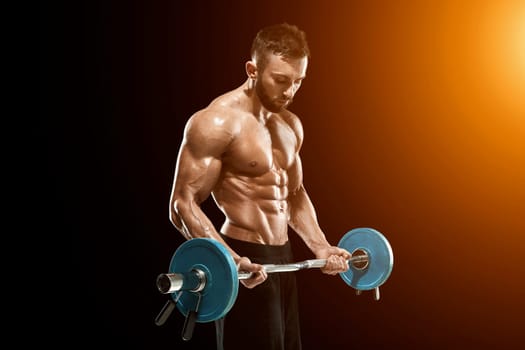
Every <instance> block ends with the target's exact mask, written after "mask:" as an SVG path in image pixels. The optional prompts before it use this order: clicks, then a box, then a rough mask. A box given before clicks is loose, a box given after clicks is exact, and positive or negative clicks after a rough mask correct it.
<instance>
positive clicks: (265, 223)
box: [170, 54, 351, 288]
mask: <svg viewBox="0 0 525 350" xmlns="http://www.w3.org/2000/svg"><path fill="white" fill-rule="evenodd" d="M268 55H269V57H268V59H267V64H266V65H265V68H264V69H263V70H262V71H261V70H258V69H257V65H256V62H253V61H249V62H247V64H246V71H247V74H248V79H247V81H246V82H245V83H244V84H242V85H241V86H240V87H238V88H237V89H235V90H232V91H230V92H228V93H226V94H224V95H222V96H219V97H218V98H216V99H215V100H214V101H212V102H211V103H210V105H209V106H207V107H206V108H205V109H203V110H200V111H198V112H197V113H195V114H194V115H193V116H191V118H190V119H189V120H188V122H187V124H186V127H185V130H184V138H183V141H182V144H181V147H180V150H179V155H178V159H177V166H176V170H175V179H174V183H173V188H172V194H171V199H170V219H171V221H172V223H173V224H174V225H175V227H176V228H177V229H178V230H179V231H180V232H181V233H182V234H183V235H184V236H185V237H186V238H187V239H191V238H194V237H208V238H213V239H216V240H218V241H220V242H221V243H222V244H224V245H225V246H226V247H227V249H228V250H229V251H230V253H231V254H232V256H233V258H234V260H235V262H236V263H237V264H238V266H239V269H240V270H245V271H249V272H253V273H254V274H253V275H254V277H252V278H250V279H248V280H242V281H241V283H243V284H244V285H245V286H247V287H249V288H253V287H254V286H256V285H258V284H260V283H262V282H263V281H264V280H265V279H266V277H267V275H266V272H265V271H264V270H263V268H262V266H261V265H259V264H254V263H251V261H250V260H249V259H248V258H247V257H241V256H239V255H238V254H237V253H236V252H235V251H233V250H232V249H231V248H230V247H229V246H228V245H227V244H226V243H225V242H224V240H223V239H222V238H221V236H220V235H219V234H218V232H217V231H216V229H215V228H214V225H213V224H212V222H211V221H210V219H209V218H208V217H207V216H206V215H205V213H204V212H203V211H202V210H201V208H200V204H201V203H202V202H203V201H204V200H206V199H207V198H208V197H209V196H210V195H211V196H212V197H213V199H214V200H215V202H216V204H217V206H218V207H219V208H220V209H221V210H222V212H223V213H224V215H225V222H224V224H223V225H222V227H221V229H220V232H221V233H223V234H224V235H227V236H229V237H231V238H234V239H238V240H243V241H249V242H255V243H260V244H269V245H282V244H285V243H286V242H287V241H288V227H289V226H290V227H291V228H292V229H293V230H294V231H295V232H297V234H298V235H299V236H300V237H301V238H302V239H303V241H304V242H305V244H306V245H307V246H308V247H309V248H310V249H311V250H312V252H313V253H314V254H315V256H316V257H317V258H325V259H328V260H327V265H326V267H324V268H323V269H321V270H322V271H323V272H324V273H327V274H337V273H339V272H342V271H346V270H347V269H348V264H347V262H346V260H347V259H349V258H350V256H351V254H350V253H349V252H347V251H346V250H344V249H340V248H338V247H334V246H331V245H330V244H329V243H328V241H327V240H326V237H325V235H324V233H323V232H322V230H321V228H320V227H319V224H318V222H317V217H316V213H315V209H314V207H313V205H312V202H311V201H310V199H309V197H308V194H307V192H306V190H305V188H304V186H303V176H302V166H301V159H300V156H299V151H300V149H301V145H302V142H303V129H302V125H301V122H300V120H299V118H298V117H297V116H296V115H295V114H293V113H292V112H290V111H288V110H287V109H286V107H287V106H288V105H289V104H290V103H291V101H292V99H293V97H294V95H295V93H296V92H297V90H298V88H299V87H300V85H301V82H302V80H303V79H304V77H305V73H306V67H307V58H306V57H305V58H300V59H290V58H284V57H282V56H279V55H275V54H268Z"/></svg>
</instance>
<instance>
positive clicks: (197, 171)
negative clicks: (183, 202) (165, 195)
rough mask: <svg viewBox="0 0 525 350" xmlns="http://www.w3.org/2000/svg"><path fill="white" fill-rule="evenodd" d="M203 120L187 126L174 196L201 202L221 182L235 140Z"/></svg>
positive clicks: (178, 164) (180, 154)
mask: <svg viewBox="0 0 525 350" xmlns="http://www.w3.org/2000/svg"><path fill="white" fill-rule="evenodd" d="M202 119H203V118H201V120H191V121H190V123H189V124H188V126H187V127H186V130H185V134H184V140H183V142H182V145H181V148H180V150H179V155H178V159H177V166H176V172H175V181H174V185H173V195H172V197H174V196H177V197H185V198H187V196H190V197H191V198H192V199H195V201H196V202H198V203H200V202H202V201H204V200H205V199H206V198H207V197H208V196H209V195H210V193H211V191H212V190H213V188H214V186H215V184H216V183H217V181H218V179H219V176H220V172H221V168H222V160H221V158H222V154H223V153H224V152H225V150H226V148H227V147H228V145H229V143H230V141H231V135H230V133H228V132H227V131H225V130H223V129H218V128H213V126H210V125H209V123H207V120H206V119H204V120H202ZM172 199H173V198H172Z"/></svg>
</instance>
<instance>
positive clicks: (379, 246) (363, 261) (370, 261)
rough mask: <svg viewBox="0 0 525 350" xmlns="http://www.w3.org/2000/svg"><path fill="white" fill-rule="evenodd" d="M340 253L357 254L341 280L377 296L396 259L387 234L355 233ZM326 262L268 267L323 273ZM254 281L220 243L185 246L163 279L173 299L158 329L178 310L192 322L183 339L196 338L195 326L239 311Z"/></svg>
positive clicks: (345, 239) (192, 242) (160, 286)
mask: <svg viewBox="0 0 525 350" xmlns="http://www.w3.org/2000/svg"><path fill="white" fill-rule="evenodd" d="M338 247H340V248H343V249H346V250H347V251H349V252H350V253H351V254H352V257H351V258H350V259H349V260H348V264H349V269H348V270H347V271H345V272H342V273H340V274H339V275H340V276H341V278H342V279H343V281H345V282H346V284H348V285H349V286H351V287H353V288H354V289H356V291H357V292H358V294H359V293H360V292H361V291H364V290H372V289H373V290H375V299H376V300H378V299H379V286H381V285H382V284H383V283H384V282H385V281H386V280H387V279H388V277H389V276H390V274H391V272H392V268H393V264H394V255H393V252H392V248H391V246H390V243H389V242H388V240H387V239H386V238H385V236H384V235H383V234H381V233H380V232H379V231H377V230H375V229H372V228H366V227H365V228H355V229H352V230H350V231H348V232H347V233H346V234H345V235H344V236H343V237H342V238H341V240H340V241H339V243H338ZM325 265H326V259H312V260H305V261H301V262H297V263H291V264H265V265H263V267H264V269H265V271H266V272H267V273H277V272H291V271H298V270H303V269H310V268H322V267H324V266H325ZM250 277H251V273H250V272H244V271H237V266H236V264H235V262H234V260H233V257H232V256H231V254H230V253H229V252H228V250H227V249H226V247H224V245H222V244H221V243H220V242H218V241H216V240H214V239H210V238H194V239H191V240H188V241H186V242H184V243H183V244H181V245H180V246H179V247H178V248H177V250H176V251H175V253H174V254H173V256H172V258H171V262H170V265H169V272H168V273H162V274H160V275H158V276H157V280H156V284H157V289H158V290H159V291H160V292H161V293H162V294H170V295H171V296H172V299H170V300H168V303H167V304H166V305H165V306H164V308H163V309H162V310H161V312H160V313H159V315H158V316H157V318H156V320H155V323H156V324H157V325H161V324H164V322H165V321H166V319H167V317H168V316H169V314H170V313H171V311H172V310H173V308H174V307H175V305H176V306H177V308H178V309H179V311H180V312H181V313H182V314H183V315H185V316H186V322H185V325H184V330H183V338H184V339H185V340H188V339H189V338H191V333H192V331H193V326H194V323H195V322H211V321H215V320H218V319H220V318H222V317H224V316H225V315H226V314H227V313H228V312H229V311H230V309H231V308H232V307H233V305H234V303H235V300H236V298H237V294H238V289H239V280H242V279H248V278H250Z"/></svg>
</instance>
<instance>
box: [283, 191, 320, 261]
mask: <svg viewBox="0 0 525 350" xmlns="http://www.w3.org/2000/svg"><path fill="white" fill-rule="evenodd" d="M288 201H289V204H290V218H289V222H288V224H289V226H290V227H291V228H292V229H293V230H294V231H295V232H296V233H297V234H298V235H299V236H300V237H301V239H302V240H303V241H304V242H305V244H306V246H307V247H308V248H310V250H311V251H312V252H314V253H316V252H317V251H318V250H320V249H323V248H326V247H328V246H330V243H328V241H327V239H326V236H325V234H324V233H323V231H322V229H321V227H320V226H319V223H318V221H317V214H316V212H315V208H314V206H313V204H312V202H311V200H310V198H309V197H308V194H307V193H306V191H305V190H304V188H303V187H302V186H301V188H300V189H299V190H297V191H296V192H294V193H293V194H291V195H290V197H289V199H288Z"/></svg>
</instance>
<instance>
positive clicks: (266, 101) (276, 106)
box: [255, 79, 293, 113]
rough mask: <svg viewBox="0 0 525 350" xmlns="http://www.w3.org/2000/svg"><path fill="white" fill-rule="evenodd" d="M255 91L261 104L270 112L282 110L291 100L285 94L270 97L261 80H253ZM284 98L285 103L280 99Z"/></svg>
mask: <svg viewBox="0 0 525 350" xmlns="http://www.w3.org/2000/svg"><path fill="white" fill-rule="evenodd" d="M255 93H256V94H257V97H258V98H259V100H260V101H261V104H262V105H263V107H264V108H266V109H267V110H269V111H270V112H272V113H279V112H282V111H283V110H284V109H285V108H286V107H288V106H289V105H290V104H291V103H292V102H293V99H291V98H290V99H288V98H286V97H285V96H281V97H276V98H272V97H270V95H269V94H268V92H267V91H266V89H265V88H264V86H263V84H262V82H261V80H259V79H257V80H256V81H255ZM284 100H286V102H285V103H283V102H282V101H284Z"/></svg>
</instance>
